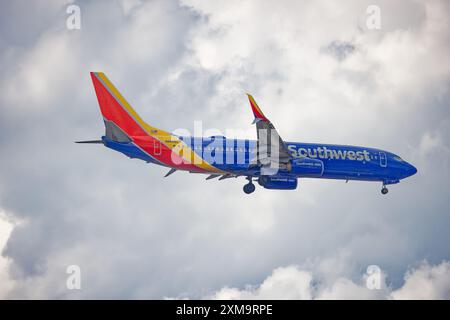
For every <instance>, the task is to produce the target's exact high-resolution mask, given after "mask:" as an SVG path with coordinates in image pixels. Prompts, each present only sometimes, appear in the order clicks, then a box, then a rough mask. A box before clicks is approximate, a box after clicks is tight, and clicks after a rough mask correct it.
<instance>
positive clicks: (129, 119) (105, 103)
mask: <svg viewBox="0 0 450 320" xmlns="http://www.w3.org/2000/svg"><path fill="white" fill-rule="evenodd" d="M91 78H92V82H93V84H94V88H95V94H96V95H97V99H98V104H99V106H100V111H101V113H102V115H103V118H104V120H105V126H106V133H107V136H108V133H110V134H111V135H114V136H116V137H118V138H120V139H126V138H125V136H128V137H139V136H147V135H148V133H149V132H152V133H157V132H158V130H159V129H157V128H154V127H151V126H149V125H148V124H147V123H145V122H144V121H143V120H142V118H141V117H140V116H139V115H138V114H137V113H136V111H134V109H133V108H132V107H131V105H130V104H129V103H128V101H127V100H125V98H124V97H123V96H122V95H121V94H120V92H119V90H117V89H116V87H114V85H113V84H112V83H111V81H109V79H108V78H107V77H106V75H105V74H104V73H103V72H91Z"/></svg>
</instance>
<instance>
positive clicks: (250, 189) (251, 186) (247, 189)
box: [243, 177, 255, 194]
mask: <svg viewBox="0 0 450 320" xmlns="http://www.w3.org/2000/svg"><path fill="white" fill-rule="evenodd" d="M247 180H248V183H247V184H246V185H244V188H243V190H244V192H245V193H246V194H250V193H252V192H253V191H255V185H254V184H253V181H252V177H247Z"/></svg>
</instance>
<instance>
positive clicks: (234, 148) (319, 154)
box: [102, 137, 417, 185]
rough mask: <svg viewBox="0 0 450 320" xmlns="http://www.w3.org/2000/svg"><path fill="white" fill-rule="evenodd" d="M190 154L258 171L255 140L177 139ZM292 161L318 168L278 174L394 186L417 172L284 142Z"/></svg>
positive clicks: (369, 153) (358, 152) (369, 156)
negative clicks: (310, 162) (305, 161)
mask: <svg viewBox="0 0 450 320" xmlns="http://www.w3.org/2000/svg"><path fill="white" fill-rule="evenodd" d="M102 139H103V142H104V144H105V146H107V147H109V148H111V149H114V150H116V151H119V152H122V153H124V154H125V155H127V156H129V157H131V158H139V159H142V160H144V161H147V162H152V163H156V164H161V163H160V162H158V161H156V160H155V159H154V158H153V157H151V156H150V155H149V154H148V153H146V152H144V151H143V150H141V149H140V148H138V147H137V146H136V145H135V144H134V143H133V142H130V143H120V142H115V141H111V140H109V139H107V138H106V137H103V138H102ZM180 139H181V140H183V141H184V142H185V143H186V144H187V145H188V146H189V147H190V148H191V149H192V150H194V152H195V153H196V154H197V155H199V156H200V157H201V158H202V159H204V160H205V161H206V162H208V163H210V164H211V165H212V166H214V167H215V168H217V169H220V170H222V171H224V172H227V173H229V174H233V175H236V176H253V177H255V176H259V175H260V169H259V168H258V167H257V166H251V165H250V163H251V161H252V160H253V159H254V158H255V157H256V141H254V140H241V139H225V138H220V139H219V138H217V137H211V138H191V137H180ZM286 146H287V147H288V149H289V150H290V152H291V154H292V156H293V158H294V159H304V158H308V159H314V160H315V163H316V164H317V166H319V167H318V169H317V170H316V171H315V172H314V173H313V174H311V172H308V173H303V171H300V172H296V173H292V172H289V173H283V172H280V173H279V174H280V175H289V176H295V177H296V178H301V177H314V178H324V179H343V180H365V181H381V182H383V184H386V185H387V184H394V183H397V182H399V181H400V180H401V179H404V178H406V177H409V176H411V175H413V174H415V173H416V172H417V170H416V168H415V167H414V166H412V165H411V164H409V163H408V162H406V161H404V160H403V159H402V158H400V157H399V156H397V155H395V154H393V153H391V152H388V151H384V150H379V149H374V148H367V147H357V146H346V145H332V144H316V143H299V142H286Z"/></svg>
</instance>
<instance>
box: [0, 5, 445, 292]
mask: <svg viewBox="0 0 450 320" xmlns="http://www.w3.org/2000/svg"><path fill="white" fill-rule="evenodd" d="M71 4H75V5H77V6H78V7H79V8H80V29H68V28H67V23H66V22H67V19H68V18H69V16H70V14H68V13H67V12H66V9H67V8H68V6H69V5H71ZM370 5H376V7H377V8H379V13H380V18H381V19H380V25H379V28H375V29H374V28H371V27H370V25H368V24H367V21H368V19H371V18H373V16H372V11H371V10H369V13H368V12H367V10H368V7H369V6H370ZM449 15H450V3H449V2H448V1H445V0H443V1H437V0H431V1H401V0H397V1H387V0H386V1H364V0H363V1H361V0H354V1H351V0H346V1H340V2H339V3H337V2H335V1H270V2H269V1H256V0H248V1H237V0H236V1H234V0H232V1H197V0H182V1H167V0H155V1H140V0H123V1H118V0H117V1H106V0H104V1H102V0H99V1H67V2H65V1H59V0H39V1H33V2H30V1H25V0H18V1H7V0H2V1H0V150H1V152H0V163H1V166H0V249H1V257H0V298H2V299H16V298H23V299H95V298H101V299H110V298H124V299H165V298H167V299H179V298H193V299H267V298H270V299H411V298H418V299H450V245H449V244H450V234H449V232H448V228H449V225H450V210H449V208H450V198H449V191H450V181H449V177H450V103H449V101H450V91H449V89H450V26H449V21H450V19H449ZM90 71H103V72H105V73H106V74H107V76H108V77H109V79H110V80H111V81H112V82H113V83H114V84H115V85H116V86H117V87H118V88H119V90H120V91H121V92H122V94H123V95H124V96H125V97H126V98H127V100H128V101H129V102H130V103H131V104H132V105H133V106H134V108H135V109H136V110H137V112H138V113H139V114H140V115H141V116H142V117H143V118H144V119H145V120H146V121H147V122H148V123H150V124H151V125H154V126H156V127H159V128H163V129H165V130H167V131H173V130H176V129H179V128H185V129H187V130H191V131H193V129H194V124H195V122H196V121H201V122H202V126H203V128H204V129H211V128H215V129H217V130H220V131H222V132H224V131H226V130H227V129H235V130H241V131H243V132H247V133H248V134H249V135H250V137H255V136H256V132H254V128H253V127H252V125H251V121H252V120H253V116H252V114H251V110H250V107H249V105H248V101H247V98H246V96H245V92H251V93H252V94H253V96H254V97H255V99H256V101H257V102H258V104H259V106H260V107H261V108H262V110H263V111H264V113H265V115H266V116H267V117H268V118H269V119H271V121H272V122H273V123H274V125H275V126H276V127H277V129H278V131H279V133H280V135H281V136H282V137H283V138H284V139H285V140H286V141H302V142H317V143H336V144H349V145H362V146H369V147H376V148H380V149H384V150H389V151H392V152H394V153H396V154H399V155H401V156H402V157H403V158H404V159H405V160H407V161H408V162H410V163H412V164H413V165H414V166H415V167H417V169H418V173H417V174H416V175H414V176H412V177H411V178H408V179H406V180H403V181H402V182H401V183H400V184H398V185H393V186H390V188H389V190H390V192H389V194H388V195H386V196H383V195H381V193H380V188H381V186H380V184H378V183H368V182H349V183H347V184H346V183H345V182H344V181H329V180H314V179H301V180H300V181H299V187H298V189H297V190H295V191H276V190H265V189H263V188H260V187H259V186H257V190H256V191H255V192H254V193H253V194H251V195H250V196H249V195H245V194H244V193H243V192H242V186H243V185H244V184H245V180H244V179H243V178H238V179H227V180H224V181H215V180H214V181H205V180H204V178H205V176H203V175H199V174H189V173H186V172H176V173H175V174H173V175H171V176H170V177H169V178H163V176H164V174H165V173H166V171H167V169H166V168H163V167H159V166H156V165H152V164H146V163H144V162H140V161H138V160H129V159H127V158H126V157H124V156H123V155H121V154H119V153H115V152H113V151H112V150H109V149H106V148H104V147H102V146H99V145H76V144H74V143H73V142H74V141H76V140H85V139H97V138H99V137H100V136H101V135H103V133H104V126H103V123H102V119H101V115H100V113H99V109H98V103H97V100H96V97H95V94H94V90H93V87H92V83H91V79H90V76H89V72H90ZM72 265H76V266H78V267H79V270H80V272H81V275H80V279H81V287H80V289H73V290H71V289H69V288H68V287H67V279H68V277H69V276H70V275H69V274H68V273H67V268H68V266H72ZM370 266H376V267H377V269H376V270H378V271H377V273H376V275H378V276H379V277H378V278H377V279H379V281H378V282H379V283H378V284H379V285H378V286H377V287H376V288H373V287H370V285H369V283H371V282H370V281H371V279H372V280H373V279H374V278H373V277H371V276H372V275H373V274H371V273H370V272H369V270H372V269H370Z"/></svg>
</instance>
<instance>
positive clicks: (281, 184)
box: [258, 176, 297, 190]
mask: <svg viewBox="0 0 450 320" xmlns="http://www.w3.org/2000/svg"><path fill="white" fill-rule="evenodd" d="M258 183H259V184H260V185H261V186H263V187H264V188H266V189H278V190H294V189H297V178H295V177H288V176H260V177H259V179H258Z"/></svg>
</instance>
